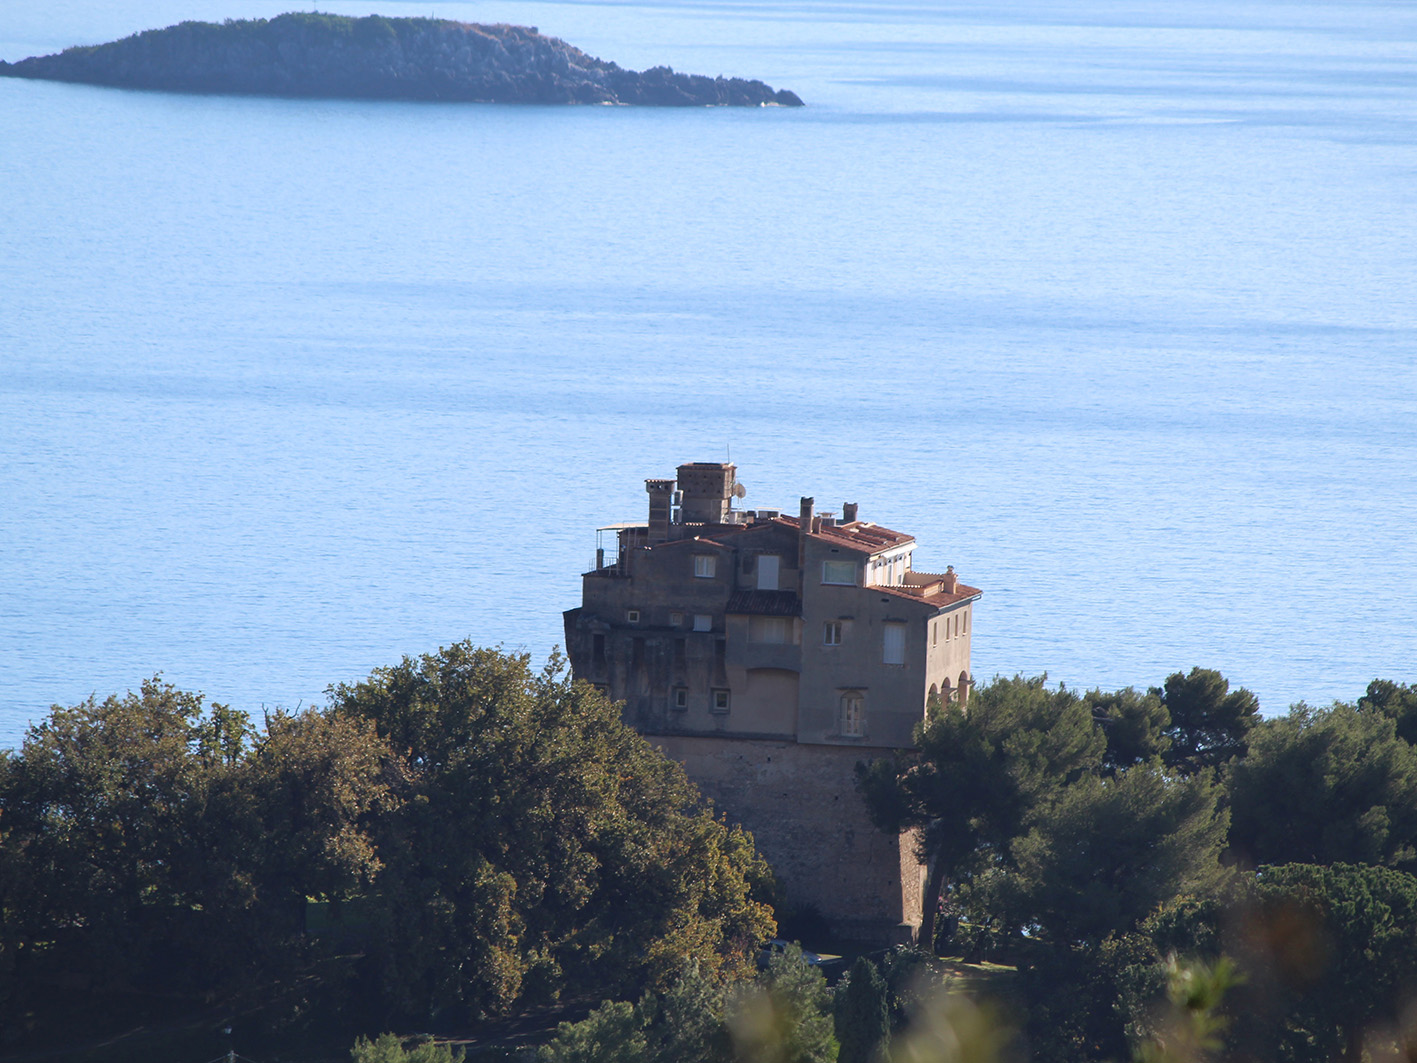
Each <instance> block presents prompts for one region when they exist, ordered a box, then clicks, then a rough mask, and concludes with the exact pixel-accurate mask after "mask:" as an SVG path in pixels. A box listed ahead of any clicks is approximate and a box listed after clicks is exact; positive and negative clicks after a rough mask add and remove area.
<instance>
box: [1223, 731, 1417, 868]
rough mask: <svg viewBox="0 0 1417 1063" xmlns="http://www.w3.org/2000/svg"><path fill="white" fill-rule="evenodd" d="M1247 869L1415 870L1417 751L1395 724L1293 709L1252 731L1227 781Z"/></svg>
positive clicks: (1235, 836)
mask: <svg viewBox="0 0 1417 1063" xmlns="http://www.w3.org/2000/svg"><path fill="white" fill-rule="evenodd" d="M1230 797H1231V804H1232V814H1231V824H1232V825H1231V832H1230V842H1231V846H1232V847H1233V849H1234V851H1235V854H1236V856H1237V857H1238V858H1239V859H1240V860H1242V861H1243V862H1244V863H1246V864H1248V865H1250V866H1255V865H1258V864H1287V863H1307V864H1330V863H1335V862H1349V863H1367V864H1382V865H1385V866H1388V867H1398V868H1402V869H1412V868H1414V867H1417V749H1414V748H1413V747H1412V746H1411V745H1409V744H1408V743H1407V742H1405V741H1404V740H1403V739H1401V738H1399V737H1398V736H1397V732H1396V724H1395V723H1394V721H1393V720H1392V719H1391V718H1389V717H1388V716H1386V715H1384V714H1382V713H1378V712H1370V711H1360V710H1358V709H1356V708H1354V707H1353V706H1351V705H1343V704H1335V705H1333V706H1332V707H1330V708H1327V709H1313V708H1310V707H1309V706H1307V705H1303V704H1300V705H1296V706H1295V707H1294V708H1293V709H1291V710H1290V711H1289V714H1288V715H1287V716H1282V717H1278V718H1275V719H1270V720H1266V721H1265V722H1264V723H1263V724H1261V725H1260V726H1259V728H1258V729H1257V730H1256V731H1255V732H1254V733H1253V738H1252V741H1251V747H1250V754H1249V756H1248V757H1246V758H1245V760H1243V761H1241V762H1240V763H1239V764H1237V765H1236V766H1235V769H1234V772H1233V778H1232V779H1231V781H1230Z"/></svg>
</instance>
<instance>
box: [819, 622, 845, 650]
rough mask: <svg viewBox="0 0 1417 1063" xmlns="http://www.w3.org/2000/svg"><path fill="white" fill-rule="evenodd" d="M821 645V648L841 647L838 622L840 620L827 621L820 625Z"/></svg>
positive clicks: (839, 624) (839, 623)
mask: <svg viewBox="0 0 1417 1063" xmlns="http://www.w3.org/2000/svg"><path fill="white" fill-rule="evenodd" d="M822 645H823V646H840V645H841V621H840V620H828V621H827V622H826V623H825V624H823V625H822Z"/></svg>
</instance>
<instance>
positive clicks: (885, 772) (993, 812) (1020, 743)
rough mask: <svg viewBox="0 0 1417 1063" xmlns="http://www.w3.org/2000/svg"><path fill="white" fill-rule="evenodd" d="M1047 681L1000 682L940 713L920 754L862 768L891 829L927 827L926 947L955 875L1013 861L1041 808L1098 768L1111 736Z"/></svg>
mask: <svg viewBox="0 0 1417 1063" xmlns="http://www.w3.org/2000/svg"><path fill="white" fill-rule="evenodd" d="M1046 678H1047V677H1046V676H1039V677H1037V678H1033V679H1025V678H1023V677H1022V676H1015V677H1014V678H1013V679H1003V678H997V679H995V680H994V681H993V682H992V683H990V684H989V685H988V686H985V687H983V688H981V689H980V690H979V691H977V692H976V693H975V695H974V696H973V697H972V698H971V699H970V702H969V709H968V711H967V712H966V711H964V710H963V709H962V708H960V707H959V706H958V705H953V704H951V705H947V706H942V707H938V708H936V710H935V711H934V712H933V713H932V715H931V716H930V717H929V719H927V720H926V721H925V723H923V724H922V725H921V726H920V727H919V728H918V729H917V731H916V744H917V747H918V750H917V751H916V752H915V753H912V754H908V755H905V756H902V757H900V758H899V759H896V760H894V761H891V760H878V761H875V762H873V763H872V764H869V765H863V766H862V767H861V768H859V769H858V783H859V786H860V789H861V792H862V795H863V797H864V798H865V800H866V803H867V807H868V808H869V810H870V812H871V816H872V819H873V820H874V821H875V823H876V825H877V826H879V827H880V828H881V829H882V830H886V831H890V832H898V831H900V830H904V829H907V828H911V827H915V828H919V829H920V832H921V833H920V839H921V843H920V846H921V847H920V852H919V854H918V855H919V856H920V859H921V862H922V863H929V864H930V865H931V872H930V876H929V880H928V882H927V885H926V894H925V896H926V900H925V913H924V919H925V921H924V924H923V925H922V928H921V934H922V940H924V941H925V942H926V943H927V945H928V944H929V943H931V942H933V940H934V922H935V909H936V906H937V903H938V898H939V897H940V893H941V890H942V888H943V886H944V883H945V882H946V880H947V879H948V878H950V877H959V876H968V875H970V874H972V873H974V872H975V871H976V870H977V869H979V868H981V867H983V866H987V865H989V864H991V863H992V864H998V863H1002V862H1007V861H1008V859H1009V843H1010V842H1011V840H1012V839H1013V838H1015V837H1016V836H1018V835H1019V834H1021V833H1023V832H1024V830H1025V829H1026V828H1027V825H1028V823H1029V822H1030V817H1031V815H1032V814H1033V812H1034V810H1035V809H1036V808H1037V807H1039V805H1040V804H1041V803H1043V802H1044V801H1045V800H1046V799H1047V798H1048V797H1050V796H1051V795H1052V794H1054V793H1056V792H1057V791H1058V790H1060V789H1061V788H1062V787H1064V786H1066V785H1067V784H1068V783H1070V782H1073V781H1075V780H1076V779H1078V778H1079V777H1081V776H1082V775H1086V774H1089V773H1092V772H1095V771H1097V770H1098V768H1099V767H1100V765H1101V763H1102V756H1103V752H1104V750H1105V748H1106V739H1105V738H1104V736H1103V734H1102V731H1101V729H1100V728H1099V727H1098V725H1097V724H1096V723H1095V722H1094V721H1093V718H1092V713H1091V711H1090V710H1089V708H1088V705H1087V703H1086V702H1084V701H1083V699H1082V698H1080V697H1078V696H1077V695H1076V694H1074V693H1072V692H1071V691H1068V690H1065V689H1061V688H1060V689H1058V690H1056V691H1050V690H1048V689H1047V687H1046V686H1045V683H1046Z"/></svg>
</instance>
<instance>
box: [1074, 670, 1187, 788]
mask: <svg viewBox="0 0 1417 1063" xmlns="http://www.w3.org/2000/svg"><path fill="white" fill-rule="evenodd" d="M1083 700H1084V701H1086V702H1087V705H1088V708H1089V709H1091V710H1092V718H1093V719H1094V720H1096V721H1097V722H1098V724H1100V725H1101V727H1102V733H1103V734H1104V735H1105V736H1106V737H1107V749H1106V751H1105V752H1104V753H1103V757H1102V765H1103V767H1104V768H1105V769H1106V770H1107V771H1109V772H1115V771H1120V770H1122V769H1124V768H1130V767H1131V766H1132V765H1134V764H1145V763H1146V762H1147V761H1150V760H1153V759H1155V758H1157V757H1160V756H1162V755H1163V754H1165V753H1166V752H1167V750H1169V749H1170V748H1171V739H1170V738H1168V737H1167V736H1166V735H1167V731H1168V730H1170V727H1171V714H1170V713H1169V712H1167V711H1166V703H1165V702H1164V701H1162V699H1161V695H1160V694H1159V693H1158V692H1157V691H1156V690H1151V691H1148V692H1147V693H1145V694H1142V693H1139V692H1138V691H1137V690H1136V689H1135V688H1134V687H1127V688H1125V689H1123V690H1117V691H1112V692H1108V691H1103V690H1089V691H1088V692H1087V693H1086V694H1084V695H1083Z"/></svg>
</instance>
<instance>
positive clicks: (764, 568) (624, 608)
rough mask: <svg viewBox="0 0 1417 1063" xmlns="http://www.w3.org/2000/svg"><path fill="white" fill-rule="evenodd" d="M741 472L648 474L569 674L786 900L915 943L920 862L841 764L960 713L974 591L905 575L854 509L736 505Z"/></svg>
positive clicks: (900, 554)
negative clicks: (614, 713)
mask: <svg viewBox="0 0 1417 1063" xmlns="http://www.w3.org/2000/svg"><path fill="white" fill-rule="evenodd" d="M736 472H737V470H736V468H735V467H734V466H733V465H731V464H716V463H705V462H694V463H690V464H686V465H681V466H679V468H678V471H677V477H676V479H673V480H646V481H645V490H646V491H647V492H648V494H649V506H648V519H647V520H646V521H645V522H643V523H627V524H617V525H609V526H607V527H604V528H601V529H599V532H598V534H599V536H600V540H601V541H600V543H599V545H598V549H597V551H596V566H595V568H594V569H592V570H591V571H590V572H587V573H585V575H584V577H583V580H582V599H581V606H580V608H578V609H571V610H568V611H567V612H566V614H565V626H566V645H567V652H568V654H569V656H570V659H571V667H572V670H573V672H574V674H575V676H576V677H577V678H578V679H583V680H585V681H587V682H589V683H593V684H594V685H596V686H597V687H599V688H600V689H602V690H603V691H605V693H607V694H608V695H609V696H610V697H611V698H612V699H614V700H615V701H620V702H623V703H624V718H625V721H626V722H627V723H629V724H630V725H631V726H633V727H634V728H635V729H636V730H638V731H639V732H640V733H642V734H645V735H648V736H653V741H654V742H655V744H656V745H658V746H660V747H661V748H662V749H663V750H664V752H665V753H666V754H668V755H669V756H672V757H674V758H675V759H676V760H679V761H680V762H682V763H683V764H684V766H685V769H686V770H687V771H688V774H689V777H690V778H691V779H692V780H693V781H694V782H695V784H696V785H697V786H698V787H699V789H700V790H702V791H703V793H704V794H705V796H707V797H709V798H710V799H711V800H712V801H713V802H714V804H715V805H716V806H717V807H718V808H720V809H721V810H722V811H723V812H725V813H726V814H727V815H728V816H729V818H730V819H733V820H735V821H737V822H739V823H742V824H743V826H744V827H746V828H747V829H748V830H750V831H752V833H753V835H754V838H755V840H756V842H757V846H758V850H759V851H760V852H761V853H762V854H763V855H764V857H765V858H766V859H767V860H768V862H769V863H770V864H771V865H772V867H773V870H774V872H775V873H776V874H777V876H778V879H779V881H780V882H781V883H782V884H783V886H784V888H785V891H786V893H787V896H788V899H789V902H790V903H791V904H793V905H796V906H802V907H804V908H806V907H810V908H815V909H816V910H818V911H819V912H820V913H821V914H822V915H823V916H825V917H826V919H827V920H828V921H829V922H830V923H831V924H832V926H833V928H834V929H835V930H836V931H837V932H838V933H840V934H841V935H843V936H845V937H852V938H857V939H860V940H863V941H873V942H900V941H906V940H913V938H914V936H915V932H916V930H918V928H919V926H920V921H921V911H920V906H921V895H922V892H923V876H924V869H923V868H922V867H921V866H920V865H919V864H918V863H917V862H916V859H915V856H914V852H913V847H912V840H911V838H910V837H909V836H908V835H905V836H901V837H900V838H891V837H888V836H886V835H884V834H882V833H881V832H880V831H878V830H876V829H875V828H874V827H873V826H872V825H871V822H870V820H869V818H868V817H867V815H866V810H865V806H864V804H863V802H862V800H861V798H860V796H859V795H858V794H857V792H856V789H855V781H854V768H855V765H856V764H857V762H859V761H863V760H870V759H872V758H873V757H876V756H881V755H886V754H888V753H889V751H891V750H896V749H904V748H909V747H910V746H911V745H912V735H913V731H914V728H915V725H916V724H917V723H919V722H920V721H921V719H923V718H924V715H925V708H926V705H927V704H928V702H929V700H930V699H931V698H932V697H939V698H940V699H941V700H944V701H951V700H958V701H960V702H966V701H967V700H968V697H969V691H970V687H971V685H972V682H973V681H972V679H971V675H970V668H969V643H970V632H971V629H972V623H971V612H972V608H973V603H974V602H975V601H976V600H977V599H978V598H979V597H980V594H981V592H980V591H979V590H978V589H976V588H974V587H967V586H965V585H964V584H962V583H960V582H959V580H958V579H957V578H956V576H955V573H954V569H953V567H950V568H948V569H946V571H945V572H944V573H942V574H931V573H924V572H919V571H916V570H915V568H914V567H913V564H912V555H913V552H914V550H915V540H914V538H913V537H911V536H910V535H906V534H904V533H902V532H896V531H891V530H890V529H888V528H882V527H880V526H879V525H876V524H873V523H871V522H870V521H864V520H860V519H859V514H858V509H857V505H856V504H855V503H851V502H848V503H846V504H845V505H844V506H843V508H842V512H841V515H840V518H838V516H837V515H836V514H835V513H818V512H817V511H816V508H815V505H814V502H813V500H812V499H811V498H803V499H802V500H801V507H800V509H799V511H798V513H797V515H796V516H784V515H782V514H781V513H780V512H778V511H777V510H764V509H760V510H747V511H743V510H738V509H735V508H734V502H735V500H736V499H740V498H742V497H743V494H744V492H743V489H742V487H741V486H740V485H739V484H738V483H737V478H736ZM607 540H609V542H608V545H607Z"/></svg>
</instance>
